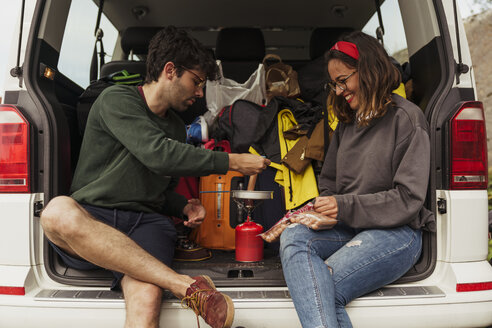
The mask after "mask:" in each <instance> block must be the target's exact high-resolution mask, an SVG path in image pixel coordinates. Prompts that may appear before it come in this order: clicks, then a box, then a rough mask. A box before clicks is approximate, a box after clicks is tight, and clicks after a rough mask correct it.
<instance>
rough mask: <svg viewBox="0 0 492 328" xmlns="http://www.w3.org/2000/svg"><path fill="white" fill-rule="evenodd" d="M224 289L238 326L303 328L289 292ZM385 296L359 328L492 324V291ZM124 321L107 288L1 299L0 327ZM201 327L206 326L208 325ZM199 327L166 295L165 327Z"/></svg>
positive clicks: (366, 301)
mask: <svg viewBox="0 0 492 328" xmlns="http://www.w3.org/2000/svg"><path fill="white" fill-rule="evenodd" d="M408 288H410V289H408ZM422 288H425V289H427V290H428V291H430V293H429V294H427V295H420V296H419V295H416V294H413V295H412V294H409V295H402V294H401V293H400V292H399V291H398V289H401V290H412V289H414V290H421V289H422ZM221 290H222V291H223V292H226V293H228V294H229V295H231V296H232V297H233V301H234V304H235V308H236V315H235V320H234V325H233V327H237V326H242V327H246V328H248V327H255V328H257V327H268V328H272V327H273V328H275V327H279V328H280V327H300V323H299V320H298V318H297V315H296V312H295V309H294V305H293V303H292V301H291V299H290V297H289V294H288V290H287V288H275V289H267V288H265V289H258V288H255V289H237V288H234V289H232V288H230V289H221ZM383 292H384V293H383V294H386V295H394V296H378V292H375V293H371V294H370V295H368V296H365V297H361V298H358V299H356V300H354V301H353V302H351V303H350V304H349V305H348V306H347V311H348V313H349V316H350V318H351V320H352V322H353V324H354V326H355V327H388V328H390V327H392V328H394V327H403V328H405V327H408V328H410V327H434V328H437V327H441V328H448V327H451V326H453V327H487V326H489V325H492V291H481V292H467V293H456V292H449V293H446V294H445V293H444V292H442V289H440V288H438V287H436V286H426V287H422V286H418V285H411V286H402V287H386V288H385V289H383ZM89 295H92V296H91V297H89ZM254 295H256V296H254ZM262 296H264V298H263V297H262ZM84 297H85V298H84ZM124 318H125V305H124V300H123V298H122V297H121V294H119V293H114V292H111V291H109V290H106V289H105V290H100V289H99V290H98V289H83V290H82V289H81V290H41V289H35V290H31V291H30V292H29V293H28V294H26V295H25V296H8V295H1V296H0V327H10V328H17V327H19V328H20V327H22V328H26V327H50V328H56V327H67V326H70V327H74V328H78V327H81V328H82V327H91V328H99V327H101V328H102V327H122V326H123V324H124ZM200 320H201V319H200ZM201 324H203V325H204V326H206V325H205V324H204V323H203V322H201ZM194 326H196V316H195V314H194V313H193V311H191V310H188V309H184V308H182V306H181V303H180V301H179V300H177V299H175V298H172V296H171V295H170V294H166V296H165V299H164V301H163V305H162V315H161V327H194Z"/></svg>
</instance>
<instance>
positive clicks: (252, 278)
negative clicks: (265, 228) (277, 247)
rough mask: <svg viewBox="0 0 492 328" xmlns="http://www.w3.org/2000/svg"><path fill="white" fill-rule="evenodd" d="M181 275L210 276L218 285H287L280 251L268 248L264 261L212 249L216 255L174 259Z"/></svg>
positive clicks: (175, 266)
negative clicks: (189, 259) (199, 258)
mask: <svg viewBox="0 0 492 328" xmlns="http://www.w3.org/2000/svg"><path fill="white" fill-rule="evenodd" d="M173 269H174V270H176V271H177V272H179V273H181V274H187V275H189V276H196V275H200V274H205V275H208V276H210V277H211V278H212V279H213V281H214V284H215V285H216V286H217V287H235V286H242V287H248V286H259V287H266V286H269V287H270V286H286V284H285V280H284V275H283V273H282V264H281V262H280V257H279V256H278V252H276V251H273V250H269V249H265V250H264V256H263V260H262V261H258V262H238V261H236V260H235V252H234V251H220V250H212V257H211V258H210V259H208V260H203V261H197V262H174V263H173Z"/></svg>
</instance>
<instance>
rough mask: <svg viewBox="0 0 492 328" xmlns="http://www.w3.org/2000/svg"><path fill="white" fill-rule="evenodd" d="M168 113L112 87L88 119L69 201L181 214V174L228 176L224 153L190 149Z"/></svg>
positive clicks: (178, 124)
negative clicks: (155, 110) (177, 188)
mask: <svg viewBox="0 0 492 328" xmlns="http://www.w3.org/2000/svg"><path fill="white" fill-rule="evenodd" d="M185 140H186V128H185V125H184V123H183V121H182V120H181V119H180V118H179V117H178V116H177V115H176V113H174V111H172V110H168V111H167V113H166V116H165V117H164V118H162V117H159V116H157V115H155V114H154V113H153V112H152V111H151V110H150V109H149V107H148V106H147V104H146V102H145V100H144V99H143V97H142V96H141V95H140V93H139V91H138V89H137V87H135V86H124V85H118V86H112V87H109V88H107V89H105V90H104V91H103V92H102V93H101V95H100V96H99V97H98V98H97V100H96V101H95V102H94V105H93V106H92V108H91V111H90V113H89V117H88V119H87V126H86V129H85V132H84V140H83V142H82V147H81V150H80V157H79V162H78V164H77V168H76V170H75V175H74V178H73V182H72V187H71V192H72V197H73V198H74V199H75V200H76V201H78V202H79V203H82V204H89V205H95V206H101V207H105V208H117V209H123V210H132V211H136V212H159V213H163V214H167V215H173V216H178V217H181V216H182V214H183V213H182V211H183V208H184V206H185V205H186V202H187V200H186V198H184V197H183V196H181V195H179V194H177V193H175V192H174V188H175V186H176V185H177V182H178V178H179V177H180V176H203V175H209V174H213V173H214V174H223V173H226V172H227V170H228V167H229V158H228V155H227V154H226V153H223V152H217V151H210V150H206V149H201V148H197V147H194V146H192V145H188V144H186V143H184V142H185Z"/></svg>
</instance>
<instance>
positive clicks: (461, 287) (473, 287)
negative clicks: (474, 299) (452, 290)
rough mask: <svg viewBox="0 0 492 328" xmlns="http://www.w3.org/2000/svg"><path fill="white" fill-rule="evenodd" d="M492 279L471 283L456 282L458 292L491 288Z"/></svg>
mask: <svg viewBox="0 0 492 328" xmlns="http://www.w3.org/2000/svg"><path fill="white" fill-rule="evenodd" d="M491 289H492V281H488V282H476V283H470V284H456V291H457V292H479V291H481V290H491Z"/></svg>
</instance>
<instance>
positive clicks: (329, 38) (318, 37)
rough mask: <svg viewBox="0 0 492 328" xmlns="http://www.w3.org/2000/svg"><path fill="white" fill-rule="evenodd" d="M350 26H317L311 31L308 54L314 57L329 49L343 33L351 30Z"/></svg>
mask: <svg viewBox="0 0 492 328" xmlns="http://www.w3.org/2000/svg"><path fill="white" fill-rule="evenodd" d="M353 31H354V29H353V28H350V27H319V28H316V29H314V30H313V32H312V33H311V40H310V42H309V56H310V57H311V59H316V58H318V57H320V56H322V55H324V53H325V52H326V51H327V50H329V49H330V48H331V47H332V46H333V45H334V44H335V43H336V42H337V41H338V40H339V39H340V38H341V37H342V36H343V35H345V34H348V33H350V32H353Z"/></svg>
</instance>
